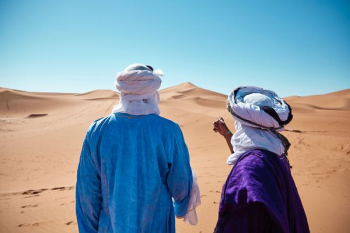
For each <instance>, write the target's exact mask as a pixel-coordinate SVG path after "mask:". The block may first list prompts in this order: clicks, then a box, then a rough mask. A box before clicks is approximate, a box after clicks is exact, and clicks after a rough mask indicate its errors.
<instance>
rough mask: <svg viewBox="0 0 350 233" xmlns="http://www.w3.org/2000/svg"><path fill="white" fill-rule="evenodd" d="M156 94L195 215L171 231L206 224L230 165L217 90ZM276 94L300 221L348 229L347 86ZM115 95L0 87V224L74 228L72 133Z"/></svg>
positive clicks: (3, 227) (2, 228)
mask: <svg viewBox="0 0 350 233" xmlns="http://www.w3.org/2000/svg"><path fill="white" fill-rule="evenodd" d="M276 91H277V93H278V90H276ZM160 96H161V104H160V108H161V116H163V117H166V118H169V119H171V120H173V121H175V122H177V123H178V124H179V125H180V126H181V128H182V130H183V133H184V136H185V139H186V142H187V145H188V147H189V151H190V156H191V164H192V167H193V168H194V170H195V171H196V173H197V175H198V182H199V185H200V189H201V197H202V204H201V206H199V208H198V209H197V213H198V217H199V223H198V225H197V226H190V225H188V224H186V223H184V222H183V221H182V220H176V221H177V223H176V227H177V232H180V233H192V232H197V233H199V232H202V233H207V232H212V231H213V229H214V226H215V224H216V220H217V214H218V205H219V201H220V194H221V188H222V185H223V184H224V182H225V180H226V177H227V175H228V174H229V172H230V170H231V168H232V167H230V166H228V165H227V164H226V158H227V156H228V155H229V150H228V148H227V145H226V142H225V141H224V140H223V138H221V136H220V135H218V134H216V133H214V132H213V131H212V122H213V121H215V119H216V116H217V115H220V116H222V117H223V118H224V119H225V121H226V123H227V124H228V126H229V127H230V129H231V130H233V122H234V120H233V118H232V117H231V116H230V114H229V113H228V112H227V110H226V109H225V102H226V99H227V96H226V95H223V94H220V93H217V92H213V91H210V90H205V89H202V88H200V87H198V86H195V85H194V84H191V83H183V84H181V85H178V86H174V87H171V88H166V89H163V90H161V91H160ZM285 100H286V101H287V102H288V103H289V104H290V105H291V106H292V109H293V115H294V119H293V121H292V122H291V123H290V124H289V125H288V126H287V127H286V131H285V132H284V135H286V136H287V137H288V138H289V140H290V142H291V143H292V146H291V149H290V151H289V159H290V162H291V165H292V166H293V169H292V174H293V177H294V179H295V182H296V185H297V187H298V190H299V194H300V196H301V199H302V202H303V204H304V208H305V211H306V214H307V217H308V221H309V225H310V230H311V232H327V233H333V232H339V233H342V232H344V233H345V232H350V221H349V219H350V185H349V180H350V89H346V90H342V91H338V92H333V93H328V94H324V95H315V96H305V97H299V96H290V97H286V98H285ZM117 103H118V94H117V93H116V92H114V91H112V90H95V91H91V92H88V93H84V94H75V93H44V92H40V93H39V92H26V91H20V90H13V89H8V88H0V135H1V136H0V148H1V149H0V159H1V167H0V232H4V233H5V232H6V233H13V232H59V233H66V232H67V233H68V232H78V228H77V223H76V218H75V182H76V170H77V165H78V161H79V156H80V150H81V147H82V142H83V139H84V136H85V133H86V131H87V129H88V127H89V125H90V124H91V122H92V121H94V120H96V119H98V118H101V117H103V116H106V115H108V114H110V113H111V110H112V107H113V106H114V105H115V104H117Z"/></svg>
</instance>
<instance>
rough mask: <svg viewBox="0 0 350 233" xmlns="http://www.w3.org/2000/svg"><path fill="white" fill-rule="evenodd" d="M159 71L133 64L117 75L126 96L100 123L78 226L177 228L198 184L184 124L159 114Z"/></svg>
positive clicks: (84, 174) (91, 137) (81, 170)
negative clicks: (193, 189) (184, 135)
mask: <svg viewBox="0 0 350 233" xmlns="http://www.w3.org/2000/svg"><path fill="white" fill-rule="evenodd" d="M160 74H161V72H160V71H153V68H152V67H150V66H144V65H141V64H134V65H131V66H129V67H127V68H126V69H125V70H124V71H122V72H119V73H118V74H117V79H116V87H117V89H118V91H119V92H120V101H119V104H118V105H116V106H115V107H114V109H113V113H112V114H111V115H108V116H106V117H103V118H101V119H98V120H96V121H94V122H93V123H92V124H91V126H90V127H89V129H88V131H87V134H86V137H85V140H84V143H83V148H82V151H81V157H80V161H79V167H78V172H77V184H76V215H77V221H78V227H79V232H81V233H85V232H86V233H90V232H123V233H125V232H131V233H133V232H135V233H136V232H175V215H176V216H177V217H184V216H185V214H186V212H187V207H188V204H189V200H190V196H191V195H190V194H191V189H192V182H193V178H192V171H191V167H190V161H189V154H188V149H187V146H186V143H185V141H184V138H183V135H182V132H181V129H180V127H179V126H178V125H177V124H176V123H174V122H172V121H170V120H167V119H165V118H162V117H160V116H159V107H158V102H159V94H158V91H157V90H158V88H159V87H160V84H161V79H160V78H159V75H160Z"/></svg>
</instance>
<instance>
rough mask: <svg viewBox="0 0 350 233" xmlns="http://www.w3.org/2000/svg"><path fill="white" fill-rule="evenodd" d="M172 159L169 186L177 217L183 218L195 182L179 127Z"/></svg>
mask: <svg viewBox="0 0 350 233" xmlns="http://www.w3.org/2000/svg"><path fill="white" fill-rule="evenodd" d="M170 157H171V158H170V160H169V172H168V177H167V185H168V188H169V191H170V194H171V196H172V197H173V199H174V200H173V201H174V210H175V215H176V216H177V217H183V216H184V215H185V214H186V212H187V207H188V203H189V200H190V194H191V188H192V182H193V180H192V171H191V167H190V157H189V153H188V149H187V146H186V143H185V140H184V138H183V135H182V132H181V129H180V127H179V126H177V128H176V131H175V141H174V145H173V149H172V153H171V156H170Z"/></svg>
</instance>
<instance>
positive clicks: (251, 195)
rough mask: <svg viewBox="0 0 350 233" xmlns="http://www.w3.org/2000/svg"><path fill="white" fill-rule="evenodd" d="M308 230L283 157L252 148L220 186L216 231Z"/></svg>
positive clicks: (303, 212)
mask: <svg viewBox="0 0 350 233" xmlns="http://www.w3.org/2000/svg"><path fill="white" fill-rule="evenodd" d="M228 232H230V233H231V232H284V233H292V232H295V233H301V232H310V231H309V226H308V223H307V219H306V215H305V211H304V208H303V205H302V203H301V200H300V197H299V194H298V190H297V188H296V186H295V183H294V180H293V178H292V175H291V172H290V169H289V164H288V163H287V161H286V158H285V156H278V155H276V154H274V153H272V152H269V151H266V150H251V151H249V152H247V153H245V154H244V155H242V156H241V158H240V159H239V160H238V162H237V163H236V165H235V166H234V167H233V168H232V170H231V172H230V174H229V176H228V178H227V180H226V183H225V185H224V186H223V189H222V195H221V201H220V207H219V219H218V222H217V226H216V228H215V233H228Z"/></svg>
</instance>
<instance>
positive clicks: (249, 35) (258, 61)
mask: <svg viewBox="0 0 350 233" xmlns="http://www.w3.org/2000/svg"><path fill="white" fill-rule="evenodd" d="M131 63H145V64H149V65H152V66H153V67H154V68H161V69H162V70H163V71H164V73H165V74H166V77H164V78H163V85H162V88H165V87H169V86H173V85H177V84H180V83H182V82H187V81H189V82H192V83H194V84H196V85H197V86H200V87H203V88H206V89H210V90H214V91H217V92H221V93H225V94H228V93H229V92H230V90H231V89H233V88H235V87H236V86H238V85H256V86H261V87H264V88H269V89H273V90H275V91H276V92H277V93H278V94H280V95H281V96H289V95H311V94H321V93H327V92H332V91H337V90H341V89H345V88H350V1H337V0H332V1H324V0H300V1H299V0H293V1H281V0H276V1H270V0H264V1H262V0H259V1H258V0H257V1H249V0H247V1H220V0H218V1H200V0H190V1H189V0H187V1H170V0H169V1H167V0H162V1H153V0H149V1H145V0H144V1H127V0H125V1H116V0H115V1H87V0H84V1H75V0H59V1H57V0H41V1H36V0H27V1H26V0H7V1H6V0H0V86H1V87H8V88H14V89H20V90H27V91H52V92H86V91H91V90H94V89H114V77H115V74H116V73H117V72H118V71H120V70H123V69H124V67H126V66H127V65H129V64H131Z"/></svg>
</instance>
